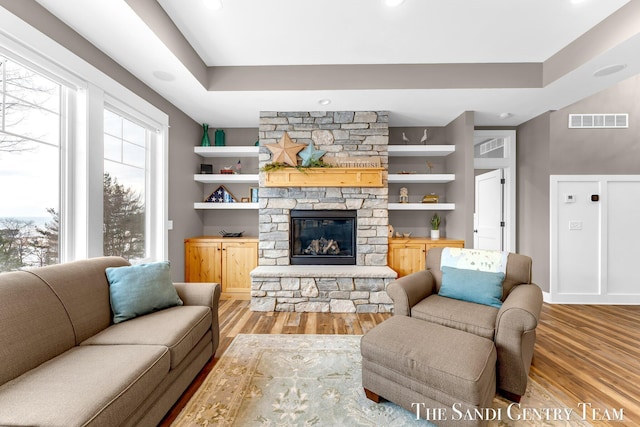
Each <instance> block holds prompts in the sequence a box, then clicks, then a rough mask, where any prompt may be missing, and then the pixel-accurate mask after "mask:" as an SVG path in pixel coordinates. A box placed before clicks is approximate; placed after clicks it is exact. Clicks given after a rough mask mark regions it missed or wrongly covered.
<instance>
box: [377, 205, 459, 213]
mask: <svg viewBox="0 0 640 427" xmlns="http://www.w3.org/2000/svg"><path fill="white" fill-rule="evenodd" d="M455 208H456V204H455V203H389V205H388V209H389V210H390V211H452V210H454V209H455Z"/></svg>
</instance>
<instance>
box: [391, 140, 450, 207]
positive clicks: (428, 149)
mask: <svg viewBox="0 0 640 427" xmlns="http://www.w3.org/2000/svg"><path fill="white" fill-rule="evenodd" d="M388 151H389V157H392V158H393V157H425V158H428V157H445V156H448V155H449V154H452V153H454V152H455V151H456V147H455V145H389V146H388ZM389 161H390V162H391V161H392V160H389ZM388 178H389V184H446V183H449V182H453V181H455V179H456V175H455V174H453V173H433V174H432V173H429V174H418V173H408V174H405V173H390V174H389V176H388ZM455 208H456V205H455V203H389V205H388V209H389V210H390V211H452V210H454V209H455Z"/></svg>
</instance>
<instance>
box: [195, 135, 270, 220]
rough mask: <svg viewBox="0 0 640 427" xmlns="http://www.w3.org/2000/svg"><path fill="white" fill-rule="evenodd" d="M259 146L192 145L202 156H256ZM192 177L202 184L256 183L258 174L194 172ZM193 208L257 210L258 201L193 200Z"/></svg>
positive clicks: (196, 152)
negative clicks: (220, 201)
mask: <svg viewBox="0 0 640 427" xmlns="http://www.w3.org/2000/svg"><path fill="white" fill-rule="evenodd" d="M259 148H260V147H255V146H224V147H216V146H211V147H194V148H193V152H194V153H195V154H197V155H198V156H200V157H204V158H223V157H233V158H237V157H256V158H257V157H258V153H259ZM193 179H194V181H196V182H201V183H203V184H256V185H257V184H258V174H250V173H247V174H242V173H239V174H195V175H193ZM193 208H194V209H203V210H258V208H259V205H258V203H241V202H238V203H207V202H195V203H194V204H193Z"/></svg>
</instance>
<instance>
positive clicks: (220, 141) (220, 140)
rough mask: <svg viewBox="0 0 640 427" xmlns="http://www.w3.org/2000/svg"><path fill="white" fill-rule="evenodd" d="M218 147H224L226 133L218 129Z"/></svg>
mask: <svg viewBox="0 0 640 427" xmlns="http://www.w3.org/2000/svg"><path fill="white" fill-rule="evenodd" d="M215 138H216V139H215V141H216V147H222V146H224V131H223V130H222V129H217V130H216V134H215Z"/></svg>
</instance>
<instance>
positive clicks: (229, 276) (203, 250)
mask: <svg viewBox="0 0 640 427" xmlns="http://www.w3.org/2000/svg"><path fill="white" fill-rule="evenodd" d="M184 255H185V263H184V266H185V268H184V269H185V271H184V278H185V281H186V282H215V283H220V285H221V286H222V292H225V293H247V294H248V293H250V291H251V276H249V273H250V272H251V270H253V269H254V268H256V267H257V266H258V239H255V238H219V237H194V238H190V239H185V241H184Z"/></svg>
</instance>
